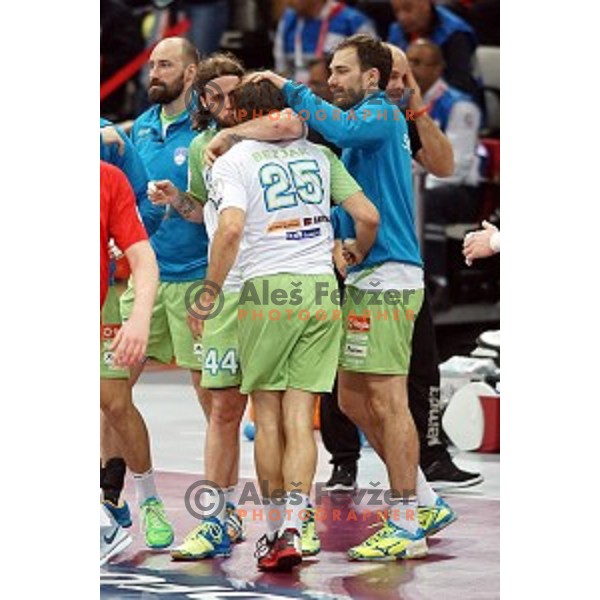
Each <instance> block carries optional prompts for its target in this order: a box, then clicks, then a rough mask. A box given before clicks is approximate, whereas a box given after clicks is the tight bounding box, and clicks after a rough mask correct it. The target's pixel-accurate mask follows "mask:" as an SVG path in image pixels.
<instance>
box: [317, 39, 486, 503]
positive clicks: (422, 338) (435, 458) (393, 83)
mask: <svg viewBox="0 0 600 600" xmlns="http://www.w3.org/2000/svg"><path fill="white" fill-rule="evenodd" d="M386 46H387V47H388V48H389V49H390V51H391V53H392V71H391V73H390V79H389V82H388V85H387V88H386V94H387V96H388V98H389V99H390V100H391V101H392V102H394V103H395V104H397V105H398V106H399V107H400V108H403V109H405V110H411V111H412V113H414V112H416V111H418V110H419V108H420V107H421V106H422V105H423V99H422V97H421V92H420V89H419V86H418V84H417V82H416V81H415V78H414V76H413V74H412V72H411V71H410V69H409V66H408V59H407V58H406V55H405V54H404V52H403V51H402V50H400V48H398V47H397V46H394V45H392V44H386ZM313 91H314V90H313ZM407 125H408V135H409V137H410V149H411V153H412V157H413V159H414V160H416V161H417V162H418V163H419V164H420V165H421V166H422V167H423V168H424V169H425V170H426V171H427V172H429V173H433V174H435V175H437V176H438V177H447V176H448V175H451V174H452V172H453V170H454V162H453V160H452V157H453V152H452V145H451V144H450V141H449V140H448V138H447V137H446V136H445V135H444V133H443V132H442V130H441V129H440V128H439V127H438V126H437V124H436V123H435V122H434V121H433V119H432V118H431V117H430V116H429V115H428V114H426V113H425V114H422V115H421V116H420V117H419V118H417V119H410V120H408V121H407ZM336 210H337V211H339V210H341V209H336ZM333 221H334V222H336V223H337V222H338V219H337V218H336V219H334V220H333ZM335 230H336V228H335V227H334V231H335ZM337 234H338V232H337V231H336V237H337ZM345 234H346V236H347V237H353V233H352V232H345ZM340 235H341V234H340ZM336 243H337V244H340V241H339V239H338V240H336ZM340 256H341V254H340V255H338V263H337V265H338V268H340V269H341V271H343V272H344V273H345V268H346V267H345V265H344V261H343V258H342V259H341V263H340V262H339V257H340ZM334 392H335V390H334ZM408 401H409V406H410V410H411V413H412V416H413V419H414V421H415V425H416V428H417V432H418V434H419V442H420V465H421V468H422V470H423V473H424V474H425V478H426V479H427V481H428V482H429V483H431V485H432V487H433V488H434V489H437V488H444V489H448V488H462V487H468V486H472V485H476V484H478V483H481V482H482V481H483V477H482V476H481V474H479V473H469V472H468V471H463V470H462V469H459V468H458V467H457V466H456V464H455V463H454V462H453V460H452V458H451V456H450V454H449V453H448V448H447V444H446V441H445V440H444V438H443V437H442V435H441V433H442V432H441V411H440V372H439V356H438V349H437V344H436V338H435V330H434V327H433V318H432V312H431V305H430V302H429V298H428V293H427V290H425V296H424V300H423V306H422V307H421V310H420V311H419V314H418V316H417V318H416V319H415V328H414V332H413V339H412V355H411V360H410V369H409V375H408ZM321 436H322V438H323V442H324V443H325V445H326V447H327V449H328V450H329V452H331V455H332V460H331V462H332V464H333V465H334V468H333V472H332V475H331V478H330V479H329V481H328V482H327V485H326V487H325V488H324V489H326V490H330V491H336V490H339V491H349V490H352V489H354V487H355V486H356V473H357V462H358V459H359V457H360V439H359V436H358V431H357V429H356V426H355V425H354V424H353V423H352V421H350V420H349V419H348V417H346V416H345V415H344V414H343V413H342V412H341V411H340V409H339V406H338V402H337V398H336V397H335V395H333V396H331V397H327V398H325V401H323V398H322V399H321ZM421 512H423V511H421Z"/></svg>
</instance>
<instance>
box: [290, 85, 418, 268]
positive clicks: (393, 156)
mask: <svg viewBox="0 0 600 600" xmlns="http://www.w3.org/2000/svg"><path fill="white" fill-rule="evenodd" d="M283 93H284V96H285V100H286V102H287V103H288V105H289V106H290V107H291V108H292V109H293V110H295V111H296V112H297V113H299V114H300V116H301V117H302V118H305V119H307V124H308V126H309V127H311V128H314V129H316V130H317V131H318V132H319V133H320V134H321V135H322V136H323V137H325V138H326V139H327V140H329V141H330V142H333V143H334V144H336V145H337V146H339V147H340V148H343V152H342V161H343V163H344V164H345V165H346V168H347V169H348V171H349V172H350V174H351V175H352V176H353V177H354V178H355V179H356V181H357V182H358V183H359V185H360V186H361V187H362V189H363V191H364V193H365V195H366V196H367V197H368V198H369V200H371V202H373V204H375V206H376V207H377V209H378V210H379V214H380V223H379V230H378V232H377V238H376V240H375V243H374V244H373V247H372V248H371V250H370V252H369V254H368V255H367V257H366V258H365V260H364V261H363V262H362V263H361V264H360V265H358V266H356V267H353V268H352V269H350V270H351V271H354V270H357V271H360V270H363V269H366V268H368V267H373V266H375V265H380V264H383V263H386V262H401V263H408V264H412V265H416V266H418V267H422V266H423V261H422V260H421V254H420V251H419V242H418V240H417V234H416V231H415V211H414V201H413V186H412V162H411V161H412V156H411V150H410V138H409V135H408V127H407V125H406V119H405V118H404V115H403V114H402V112H401V111H400V109H398V107H396V106H395V105H394V104H392V103H390V101H389V100H388V98H387V96H386V95H385V92H383V91H379V92H376V93H374V94H370V95H369V96H367V97H366V98H364V99H363V100H362V101H361V102H359V103H358V104H357V105H356V106H354V107H353V108H351V109H350V110H347V111H342V110H340V109H339V108H336V107H335V106H333V105H331V104H329V103H327V102H325V101H324V100H322V99H321V98H318V97H317V96H315V95H314V94H313V93H312V92H311V91H310V90H309V89H308V88H307V87H306V86H304V85H299V84H295V83H292V82H291V81H288V82H287V83H286V84H285V85H284V86H283ZM338 212H339V215H338V216H339V226H338V227H337V229H338V232H340V233H341V234H343V235H341V236H340V237H354V236H353V235H351V233H350V232H353V230H354V225H353V221H352V218H351V217H350V215H349V214H348V213H347V212H346V211H344V210H343V208H342V207H340V209H339V210H338ZM338 216H336V219H337V218H338ZM348 221H349V222H348Z"/></svg>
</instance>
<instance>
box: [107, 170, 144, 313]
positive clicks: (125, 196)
mask: <svg viewBox="0 0 600 600" xmlns="http://www.w3.org/2000/svg"><path fill="white" fill-rule="evenodd" d="M110 238H114V240H115V242H116V244H117V246H118V247H119V248H120V249H121V250H122V251H123V252H125V250H127V248H129V246H132V245H133V244H135V243H136V242H141V241H142V240H147V239H148V236H147V234H146V230H145V229H144V225H143V224H142V221H141V219H140V216H139V213H138V211H137V206H136V203H135V195H134V193H133V190H132V189H131V185H130V184H129V181H127V177H126V176H125V174H124V173H123V171H121V170H120V169H117V167H115V166H113V165H111V164H109V163H106V162H104V161H102V160H101V161H100V307H102V305H103V304H104V299H105V298H106V292H107V291H108V277H109V272H108V268H109V262H110V257H109V255H108V240H109V239H110Z"/></svg>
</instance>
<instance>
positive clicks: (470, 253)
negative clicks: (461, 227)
mask: <svg viewBox="0 0 600 600" xmlns="http://www.w3.org/2000/svg"><path fill="white" fill-rule="evenodd" d="M482 225H483V229H482V230H481V231H471V232H470V233H467V235H466V236H465V240H464V242H463V254H464V256H465V261H466V263H467V265H469V266H471V264H472V263H473V261H474V260H475V259H476V258H487V257H489V256H493V255H494V254H496V252H497V251H496V250H494V249H493V248H492V244H491V239H492V236H493V235H494V234H497V233H498V228H497V227H494V225H492V224H491V223H488V222H487V221H483V223H482Z"/></svg>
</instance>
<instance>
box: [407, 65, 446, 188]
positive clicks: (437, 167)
mask: <svg viewBox="0 0 600 600" xmlns="http://www.w3.org/2000/svg"><path fill="white" fill-rule="evenodd" d="M404 83H405V87H406V89H408V90H410V92H411V93H410V96H409V100H408V109H409V110H410V111H412V115H418V116H416V117H413V118H414V123H415V126H416V128H417V133H418V134H419V138H420V141H421V149H420V150H419V151H418V152H417V154H416V156H415V158H416V160H417V161H418V162H419V164H420V165H421V166H422V167H423V168H424V169H426V170H427V171H428V172H429V173H432V174H433V175H437V176H438V177H449V176H450V175H452V173H453V172H454V153H453V151H452V144H451V143H450V141H449V140H448V138H447V137H446V136H445V135H444V132H443V131H442V130H441V129H440V128H439V127H438V126H437V125H436V124H435V122H434V120H433V119H432V118H431V117H430V116H429V114H427V112H422V111H423V110H424V108H425V106H424V104H423V98H422V97H421V90H420V88H419V85H418V84H417V81H416V79H415V78H414V75H413V74H412V72H411V71H410V69H409V70H408V72H407V73H406V75H405V76H404ZM407 118H411V113H407Z"/></svg>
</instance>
